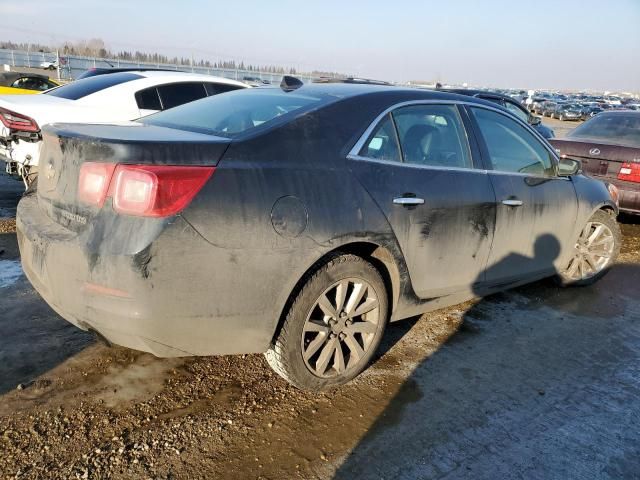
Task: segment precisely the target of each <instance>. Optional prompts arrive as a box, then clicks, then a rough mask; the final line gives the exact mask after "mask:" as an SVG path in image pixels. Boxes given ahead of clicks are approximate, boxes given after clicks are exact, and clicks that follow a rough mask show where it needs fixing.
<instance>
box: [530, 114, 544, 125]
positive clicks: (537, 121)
mask: <svg viewBox="0 0 640 480" xmlns="http://www.w3.org/2000/svg"><path fill="white" fill-rule="evenodd" d="M541 122H542V119H541V118H540V117H536V116H535V115H529V124H531V125H540V123H541Z"/></svg>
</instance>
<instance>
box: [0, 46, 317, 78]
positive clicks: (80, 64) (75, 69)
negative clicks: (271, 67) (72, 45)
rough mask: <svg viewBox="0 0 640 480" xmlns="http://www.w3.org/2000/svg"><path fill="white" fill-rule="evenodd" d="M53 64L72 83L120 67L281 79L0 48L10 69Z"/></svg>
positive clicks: (260, 74)
mask: <svg viewBox="0 0 640 480" xmlns="http://www.w3.org/2000/svg"><path fill="white" fill-rule="evenodd" d="M55 62H57V63H56V65H57V66H58V68H57V76H58V78H59V79H63V80H73V79H75V78H77V77H78V75H80V74H81V73H82V72H84V71H85V70H88V69H89V68H94V67H110V66H113V67H121V68H163V69H169V70H180V71H183V72H193V73H202V74H206V75H216V76H219V77H225V78H231V79H234V80H240V81H242V80H244V79H245V78H247V77H248V78H252V79H253V78H259V79H260V80H266V81H268V82H270V83H279V82H280V80H281V79H282V74H281V73H271V72H259V71H255V70H243V69H232V68H210V67H201V66H195V65H194V66H191V65H176V64H167V63H150V62H136V61H127V60H120V59H117V58H113V59H111V58H97V57H82V56H78V55H64V56H62V55H60V57H58V54H57V53H56V52H29V51H23V50H4V49H0V65H10V66H11V67H28V68H42V65H43V64H49V63H51V64H53V63H55ZM295 76H296V77H297V78H300V79H301V80H302V81H310V80H311V79H312V78H314V77H312V76H311V75H301V74H296V75H295Z"/></svg>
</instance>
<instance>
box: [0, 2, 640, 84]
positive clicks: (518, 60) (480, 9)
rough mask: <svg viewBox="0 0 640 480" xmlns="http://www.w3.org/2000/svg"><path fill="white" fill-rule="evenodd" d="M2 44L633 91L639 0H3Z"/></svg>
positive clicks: (638, 60)
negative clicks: (83, 46) (79, 44)
mask: <svg viewBox="0 0 640 480" xmlns="http://www.w3.org/2000/svg"><path fill="white" fill-rule="evenodd" d="M0 18H1V19H2V22H1V25H0V40H11V41H15V42H34V43H47V44H54V45H60V44H62V43H63V42H65V41H72V42H75V41H81V40H85V39H89V38H101V39H102V40H104V42H105V43H106V45H107V47H108V48H109V49H111V50H114V51H117V50H141V51H147V52H156V51H157V52H158V53H164V54H167V55H169V56H173V55H178V56H184V57H191V56H192V55H193V56H194V57H195V58H196V59H205V60H212V61H216V60H232V59H233V60H236V61H240V60H243V61H244V62H245V63H252V64H269V65H271V64H274V65H281V66H284V67H295V68H296V69H299V70H302V71H311V70H322V71H335V72H340V73H344V74H350V75H356V76H360V77H366V78H375V79H381V80H390V81H400V82H406V81H425V82H433V81H440V82H442V83H456V84H462V83H468V84H469V85H474V86H487V87H505V88H506V87H514V88H539V89H545V88H555V89H574V90H582V89H593V90H612V91H633V92H640V0H599V1H596V0H535V1H534V0H477V1H473V0H439V1H435V0H423V1H418V0H394V1H392V0H384V1H378V0H369V1H364V0H351V1H348V0H342V1H337V0H322V1H315V2H311V1H306V2H305V1H303V0H297V1H293V0H260V1H254V0H242V1H229V0H225V1H216V0H209V1H207V0H179V1H176V0H171V1H168V0H107V1H105V0H100V1H94V0H29V2H25V1H24V0H0Z"/></svg>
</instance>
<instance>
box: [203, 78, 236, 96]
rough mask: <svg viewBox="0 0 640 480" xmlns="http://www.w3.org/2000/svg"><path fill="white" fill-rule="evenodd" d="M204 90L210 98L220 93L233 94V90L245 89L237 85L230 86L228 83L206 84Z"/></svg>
mask: <svg viewBox="0 0 640 480" xmlns="http://www.w3.org/2000/svg"><path fill="white" fill-rule="evenodd" d="M204 88H205V89H206V90H207V95H208V96H209V97H211V96H213V95H217V94H219V93H226V92H231V91H233V90H238V89H240V88H243V87H238V86H237V85H228V84H226V83H209V82H205V84H204Z"/></svg>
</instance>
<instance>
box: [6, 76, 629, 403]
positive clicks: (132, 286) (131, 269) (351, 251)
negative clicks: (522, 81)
mask: <svg viewBox="0 0 640 480" xmlns="http://www.w3.org/2000/svg"><path fill="white" fill-rule="evenodd" d="M185 85H189V88H184V86H185ZM243 86H244V85H242V84H238V83H235V82H232V81H228V80H224V79H215V78H213V77H202V78H201V77H199V76H198V78H196V76H193V77H189V79H188V80H187V77H185V76H177V75H176V74H172V75H169V74H168V73H164V72H162V73H159V72H156V73H153V74H152V73H149V72H120V73H111V74H107V75H102V76H94V77H91V78H86V79H84V80H80V81H78V82H76V83H74V84H71V85H68V86H65V87H59V88H57V89H55V90H52V91H50V92H48V93H47V94H44V95H39V96H34V97H33V98H32V99H31V101H30V102H23V103H20V102H15V103H11V101H10V100H8V99H7V98H6V97H4V98H0V107H1V109H0V120H2V123H3V125H4V126H3V128H2V138H3V139H4V140H3V141H4V142H5V148H7V144H8V143H10V144H11V146H9V147H8V148H11V149H15V148H18V150H19V149H20V148H21V147H20V146H21V145H22V142H24V143H31V144H34V145H36V146H37V148H34V149H33V150H32V151H31V153H30V154H29V155H30V158H29V161H30V162H31V161H33V160H34V158H36V159H39V170H40V172H39V175H38V181H37V184H35V185H32V188H30V189H29V190H28V192H27V193H26V194H25V196H24V197H23V198H22V200H21V201H20V203H19V205H18V213H17V231H18V243H19V246H20V252H21V258H22V265H23V268H24V271H25V273H26V275H27V277H28V279H29V280H30V281H31V283H32V284H33V285H34V287H35V288H36V290H37V291H38V292H39V293H40V294H41V295H42V297H43V298H44V299H45V300H46V301H47V302H48V303H49V304H50V305H51V306H52V307H53V308H54V309H55V310H56V311H57V312H59V313H60V315H61V316H63V317H64V318H65V319H67V320H68V321H69V322H71V323H73V324H74V325H76V326H78V327H79V328H82V329H84V330H90V331H94V332H97V333H98V334H99V335H100V336H101V337H103V338H104V339H107V340H108V341H109V342H112V343H114V344H118V345H123V346H126V347H130V348H134V349H138V350H144V351H148V352H152V353H154V354H155V355H158V356H163V357H168V356H187V355H218V354H240V353H264V354H265V356H266V359H267V361H268V362H269V364H270V365H271V366H272V367H273V369H274V370H275V371H276V372H278V373H279V374H280V375H281V376H282V377H283V378H285V379H286V380H288V381H289V382H291V383H292V384H293V385H295V386H297V387H299V388H303V389H308V390H313V391H319V390H327V389H329V388H332V387H335V386H337V385H341V384H343V383H345V382H347V381H349V380H350V379H352V378H354V377H355V376H356V375H358V374H359V373H360V372H362V371H363V370H364V369H365V368H366V366H367V365H368V363H369V361H370V360H371V358H372V357H373V356H374V354H375V352H376V349H377V347H378V345H379V343H380V340H381V338H382V335H383V333H384V330H385V327H386V325H387V324H388V322H390V321H396V320H401V319H405V318H409V317H412V316H414V315H417V314H421V313H424V312H428V311H431V310H435V309H439V308H442V307H445V306H447V305H453V304H457V303H460V302H462V301H465V300H467V299H470V298H472V297H477V296H482V295H486V294H489V293H492V292H496V291H500V290H504V289H507V288H511V287H514V286H517V285H522V284H525V283H528V282H531V281H534V280H538V279H540V278H544V277H549V276H554V277H555V278H556V279H557V281H558V282H559V283H560V284H561V285H565V286H568V285H586V284H590V283H593V282H595V281H597V280H598V279H600V278H601V277H602V276H603V275H605V274H606V273H607V271H608V270H609V268H610V267H611V265H613V263H614V262H615V260H616V257H617V255H618V252H619V249H620V238H621V237H620V229H619V226H618V224H617V222H616V220H615V218H616V215H617V213H618V203H617V192H618V190H617V189H616V187H615V186H614V185H613V184H612V183H610V184H608V185H607V184H605V183H603V182H601V181H599V180H596V179H594V178H590V177H587V176H584V175H582V174H581V173H580V162H579V161H577V160H574V159H571V158H570V157H568V156H567V157H559V156H558V154H557V153H556V151H555V150H554V148H553V147H552V146H551V145H550V144H549V143H548V142H547V141H546V140H545V139H544V138H543V137H542V136H541V135H540V133H538V132H536V131H535V130H534V129H533V128H532V124H535V123H537V122H535V120H532V119H531V117H530V115H529V114H528V112H523V111H522V110H521V109H520V108H519V107H514V106H513V105H512V104H511V102H509V101H507V100H506V99H504V98H502V97H499V96H495V97H491V98H488V100H489V101H487V100H485V99H483V98H479V97H480V96H482V95H481V94H479V93H470V92H461V93H465V95H460V94H456V93H452V92H443V91H433V90H425V89H419V88H405V87H398V86H392V85H388V84H383V83H381V82H378V83H375V84H374V83H373V82H368V81H361V80H358V79H351V81H347V82H344V83H336V82H325V83H321V84H314V83H311V84H306V85H303V84H302V82H300V81H299V80H297V79H295V78H288V77H285V78H284V79H283V82H282V84H281V85H280V87H279V88H278V87H271V86H265V87H259V88H243ZM229 90H233V91H229ZM223 91H225V92H226V93H222V94H220V95H218V93H220V92H223ZM196 97H198V98H200V99H199V100H195V98H196ZM203 97H206V98H203ZM16 98H17V97H16ZM40 98H42V99H43V100H40ZM190 100H194V101H190ZM116 102H118V105H121V107H119V110H121V111H122V112H125V113H122V114H118V116H117V117H116V116H115V113H113V112H114V111H115V110H116V108H115V105H116ZM169 106H171V107H174V108H169ZM514 108H515V109H514ZM54 111H55V112H65V113H64V115H65V116H64V117H63V116H62V114H60V116H58V113H56V115H54V114H53V113H51V114H50V113H49V112H54ZM98 111H101V112H102V111H104V112H105V113H100V114H98V113H97V112H98ZM66 112H70V113H68V115H67V113H66ZM106 112H108V113H106ZM150 112H158V113H155V114H153V115H148V116H144V115H145V114H146V113H150ZM111 114H113V117H110V116H109V115H111ZM138 117H142V118H139V119H138V120H135V121H126V120H131V119H133V118H138ZM599 119H600V116H598V117H596V118H595V119H594V120H599ZM60 120H63V121H65V122H69V121H72V122H76V123H58V122H59V121H60ZM79 121H80V122H83V123H77V122H79ZM97 121H100V122H109V123H108V124H95V123H93V122H97ZM592 121H593V120H592ZM52 122H55V123H52ZM589 123H590V122H587V123H585V124H584V125H583V127H585V126H587V125H589ZM43 124H45V126H44V127H42V128H41V126H42V125H43ZM533 126H536V125H533ZM607 128H611V127H607ZM625 132H626V130H625ZM625 135H632V133H628V132H627V133H625ZM16 141H17V145H14V142H16ZM559 148H560V149H561V152H562V153H563V154H564V150H563V148H564V147H562V146H560V147H559ZM13 153H14V152H13V151H12V152H11V154H13ZM24 160H25V161H26V160H27V158H26V156H25V157H24ZM622 168H623V167H621V168H620V170H619V172H618V173H619V174H620V172H623V170H622ZM624 168H627V167H624ZM634 168H635V167H634ZM630 171H631V174H630V175H632V176H633V175H635V173H634V172H635V170H634V169H633V168H631V170H630ZM624 172H626V170H624ZM624 172H623V174H624V175H627V174H626V173H624ZM625 178H627V177H625ZM628 178H631V177H628ZM633 178H635V177H633Z"/></svg>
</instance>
